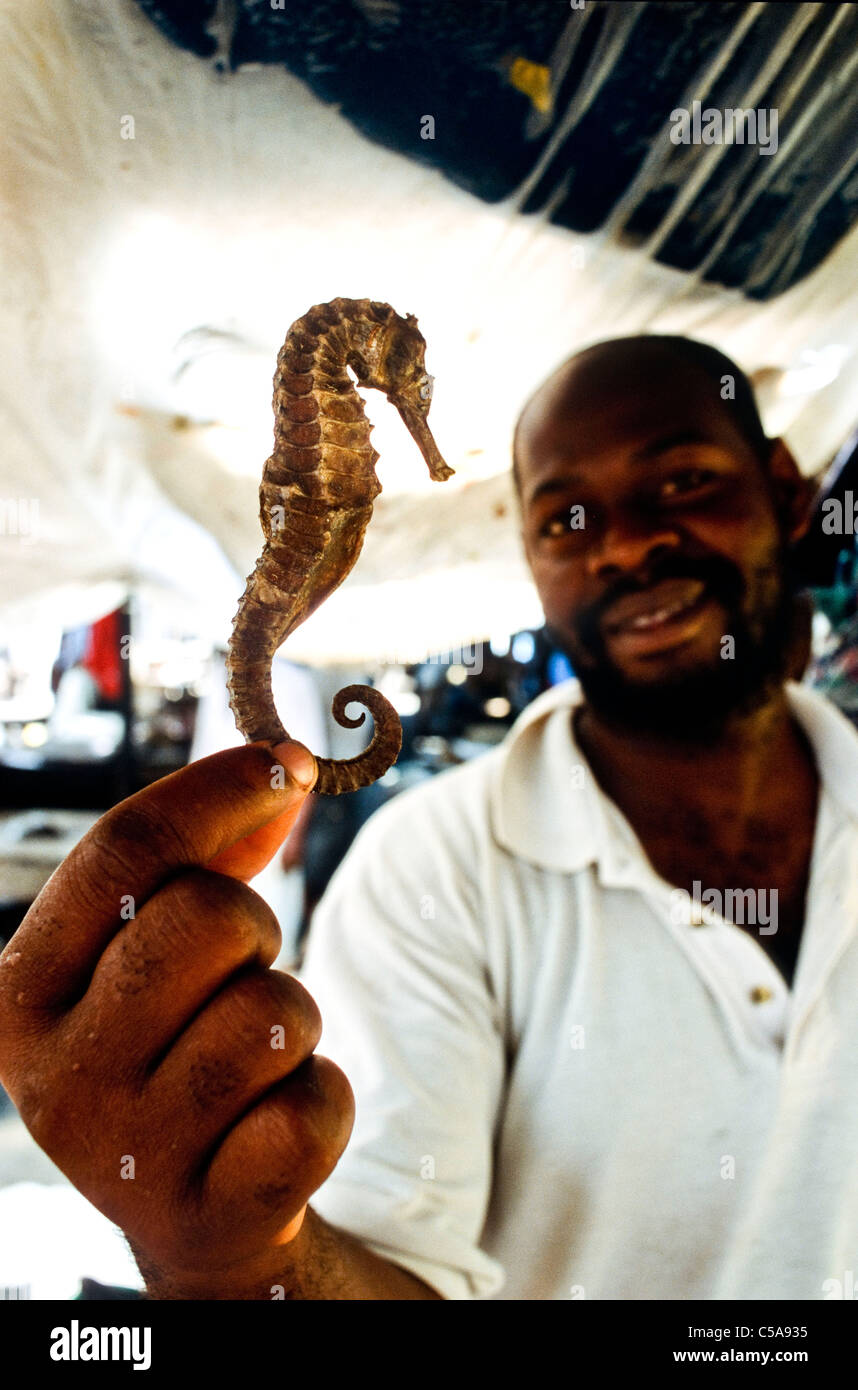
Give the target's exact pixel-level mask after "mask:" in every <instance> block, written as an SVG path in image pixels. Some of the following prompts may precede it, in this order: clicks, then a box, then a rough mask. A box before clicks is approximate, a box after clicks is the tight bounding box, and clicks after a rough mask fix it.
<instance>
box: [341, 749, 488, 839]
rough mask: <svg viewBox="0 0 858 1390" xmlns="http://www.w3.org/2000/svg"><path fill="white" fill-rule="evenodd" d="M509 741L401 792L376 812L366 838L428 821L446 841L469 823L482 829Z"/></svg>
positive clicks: (406, 831)
mask: <svg viewBox="0 0 858 1390" xmlns="http://www.w3.org/2000/svg"><path fill="white" fill-rule="evenodd" d="M505 743H506V740H504V743H501V744H498V745H497V746H496V747H494V748H491V749H489V750H488V751H487V752H485V753H480V754H478V755H477V756H476V757H474V758H471V759H469V760H468V761H467V762H465V763H461V764H459V765H458V766H457V767H451V768H445V770H444V771H443V772H438V773H436V774H435V775H434V776H430V777H427V778H426V779H425V781H422V782H418V783H417V784H416V785H413V786H410V787H407V788H406V789H405V790H404V791H401V792H399V793H398V795H396V796H395V797H393V798H392V799H391V800H390V801H388V802H386V803H385V804H384V805H383V806H381V807H379V809H378V810H377V811H376V812H375V813H374V814H373V815H372V816H371V817H370V819H369V820H368V821H367V822H366V824H365V825H364V827H363V829H362V830H361V838H365V839H366V838H372V839H373V840H378V839H387V838H389V837H394V838H395V837H397V836H399V835H409V834H412V833H414V832H415V831H416V830H417V829H418V828H419V827H424V826H425V827H426V828H427V829H428V828H429V827H430V826H431V827H432V828H433V829H435V830H436V831H437V832H438V833H439V834H440V835H441V837H442V838H443V839H445V840H446V839H448V838H449V837H450V835H451V834H453V835H455V833H457V832H458V833H461V832H462V830H464V829H465V827H470V829H471V830H472V831H473V832H479V831H480V830H481V829H483V828H484V827H485V826H487V824H488V820H489V807H490V802H491V795H492V786H493V783H494V780H495V778H496V776H497V772H498V769H499V768H500V767H501V766H502V764H503V760H504V757H505Z"/></svg>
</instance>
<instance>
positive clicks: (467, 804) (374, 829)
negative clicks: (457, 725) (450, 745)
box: [358, 681, 578, 856]
mask: <svg viewBox="0 0 858 1390" xmlns="http://www.w3.org/2000/svg"><path fill="white" fill-rule="evenodd" d="M577 698H578V687H577V682H571V681H570V682H564V683H563V685H561V686H556V687H552V689H550V690H547V691H544V692H543V693H542V694H541V695H539V696H537V698H536V699H535V700H533V701H531V703H530V704H529V705H527V706H526V708H525V709H524V710H523V711H522V712H521V714H520V715H519V716H518V718H517V719H516V720H515V722H514V724H513V725H512V726H511V727H510V729H508V731H507V733H506V736H505V737H504V739H503V741H502V742H501V743H499V744H496V745H495V746H494V747H492V748H490V749H489V750H488V751H487V752H485V753H480V754H478V755H477V756H476V757H474V758H471V759H470V760H469V761H468V762H466V763H462V764H460V765H459V766H458V767H453V768H447V769H445V771H443V772H439V773H437V774H435V776H432V777H429V778H427V779H426V781H424V782H420V783H418V784H417V785H416V786H412V787H409V788H408V789H407V790H405V791H402V792H400V793H399V794H398V795H397V796H395V797H394V798H393V799H392V800H391V801H389V802H387V803H386V804H385V805H384V806H382V807H380V809H379V810H378V811H376V812H375V813H374V814H373V816H372V817H371V818H370V820H369V821H367V822H366V824H365V825H364V827H363V829H362V830H361V832H360V836H359V837H358V838H359V839H360V841H361V842H362V844H364V845H369V844H372V845H378V844H379V843H382V842H383V843H385V844H387V845H388V846H389V845H390V844H391V843H392V842H395V841H402V842H403V843H406V844H407V843H408V842H409V837H411V838H412V839H414V838H416V837H421V838H422V837H423V836H426V837H428V838H430V839H431V840H432V841H433V842H434V843H435V844H437V846H438V847H439V849H440V850H441V851H442V852H444V853H450V852H453V853H454V854H455V855H457V856H461V855H462V854H463V853H468V852H471V851H473V850H474V848H475V847H476V844H477V842H481V843H490V844H491V843H494V841H495V835H496V832H497V830H498V828H499V825H500V823H501V821H502V820H503V816H502V814H501V811H502V803H503V802H504V800H505V799H506V798H508V797H509V796H510V795H511V794H513V795H515V794H516V793H517V792H518V791H520V789H521V787H522V784H523V783H525V782H527V783H532V782H533V779H534V778H536V780H537V781H538V780H539V761H538V757H537V746H538V745H539V744H540V743H541V740H542V738H543V736H544V731H545V728H546V725H547V723H548V721H549V720H550V719H551V716H552V714H553V713H554V712H555V711H556V710H558V709H559V708H563V707H566V706H568V705H570V704H574V703H575V701H576V699H577ZM543 771H544V769H543Z"/></svg>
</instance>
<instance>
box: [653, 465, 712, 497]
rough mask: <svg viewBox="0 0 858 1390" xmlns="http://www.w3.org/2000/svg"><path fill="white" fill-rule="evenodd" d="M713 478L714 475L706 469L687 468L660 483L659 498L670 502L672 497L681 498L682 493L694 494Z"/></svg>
mask: <svg viewBox="0 0 858 1390" xmlns="http://www.w3.org/2000/svg"><path fill="white" fill-rule="evenodd" d="M714 477H715V474H714V473H712V472H711V471H710V470H709V469H708V468H688V469H686V470H685V472H684V473H676V474H675V475H674V476H673V477H672V478H668V479H667V480H666V481H665V482H664V483H662V485H661V488H660V489H659V496H660V497H662V498H665V499H667V500H668V501H670V499H671V498H672V497H681V496H682V495H683V493H686V492H694V490H695V489H696V488H699V487H703V486H704V484H706V483H708V482H711V481H712V479H713V478H714Z"/></svg>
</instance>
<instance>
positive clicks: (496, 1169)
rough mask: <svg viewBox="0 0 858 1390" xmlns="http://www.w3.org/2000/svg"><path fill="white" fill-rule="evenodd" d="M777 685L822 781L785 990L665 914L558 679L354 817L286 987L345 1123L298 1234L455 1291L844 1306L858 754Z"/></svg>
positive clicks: (666, 891) (854, 738)
mask: <svg viewBox="0 0 858 1390" xmlns="http://www.w3.org/2000/svg"><path fill="white" fill-rule="evenodd" d="M787 690H788V695H789V699H790V702H791V705H792V707H793V709H794V712H795V715H796V718H797V719H798V720H799V722H800V723H801V724H802V726H803V727H804V729H805V730H806V733H807V735H808V738H809V740H810V743H811V745H812V747H813V749H814V752H815V756H816V759H817V764H818V766H819V769H820V774H821V778H822V783H823V787H822V793H821V800H820V810H819V816H818V820H817V826H816V836H815V842H814V849H813V860H812V865H811V879H810V885H809V890H808V900H807V901H808V906H807V918H806V922H805V927H804V933H803V938H802V945H801V951H800V955H799V960H798V965H797V970H796V975H795V980H794V989H793V990H792V991H790V990H789V989H788V988H787V985H786V983H785V981H784V979H783V977H782V976H781V974H780V972H779V971H778V970H777V969H776V967H775V966H774V965H773V964H772V962H771V961H770V960H769V958H768V956H767V955H766V953H765V951H764V950H763V948H762V946H761V945H760V943H759V940H758V939H756V938H755V937H754V936H752V935H750V934H749V933H748V932H747V931H745V930H743V929H742V928H741V927H738V926H734V925H732V924H731V923H730V922H728V921H726V920H725V919H724V918H723V917H721V916H719V915H718V914H717V913H715V912H714V911H712V910H708V909H707V910H706V911H705V913H703V914H702V915H703V917H704V919H705V920H704V921H703V924H702V925H692V924H691V921H690V920H688V918H686V920H685V921H677V917H678V915H679V914H678V913H677V911H676V890H675V889H674V888H672V887H671V885H669V884H668V883H666V882H665V880H663V879H662V878H660V877H659V876H658V875H657V874H656V873H655V871H654V870H653V869H652V867H651V866H650V864H649V861H648V860H647V859H646V857H645V855H644V853H643V850H642V848H641V846H640V843H639V841H638V840H637V837H636V836H635V834H634V832H633V831H632V829H631V827H630V825H629V823H628V821H626V819H625V818H624V817H623V816H622V814H621V813H620V812H619V810H618V809H617V807H616V805H615V804H614V803H613V802H611V801H610V800H609V799H608V798H607V797H605V796H604V794H603V793H602V792H601V791H600V790H599V788H598V786H597V785H596V782H595V779H594V778H593V776H592V774H591V773H590V771H589V768H588V767H587V765H586V762H585V760H584V757H583V754H582V753H581V752H580V750H579V749H578V748H577V747H576V745H575V742H574V738H573V730H572V718H571V713H572V708H573V706H574V705H575V704H576V703H577V702H578V701H579V700H580V690H579V687H578V685H577V683H576V682H575V681H569V682H566V683H564V684H563V685H561V686H558V687H555V688H554V689H553V690H550V691H548V692H546V693H545V694H544V695H542V696H540V697H539V699H537V700H535V701H534V703H533V704H532V705H530V706H529V707H528V709H527V710H525V711H524V713H523V714H522V715H521V717H520V718H519V719H518V721H517V722H516V724H515V725H514V727H513V728H512V729H511V730H510V733H509V734H508V736H507V738H506V739H505V740H504V742H503V744H501V745H500V746H499V747H497V748H495V749H493V750H492V751H491V752H489V753H487V754H485V755H483V756H482V757H479V758H477V759H476V760H475V761H473V762H470V763H468V764H466V765H464V766H463V767H460V768H456V769H454V770H452V771H450V772H446V773H442V774H441V775H440V776H438V777H436V778H434V779H433V780H431V781H429V782H427V783H425V784H423V785H421V786H419V787H417V788H414V789H412V790H410V791H408V792H405V793H403V794H402V795H401V796H400V797H399V798H397V799H396V800H395V801H393V802H392V803H390V804H389V805H388V806H386V807H384V808H382V810H380V811H379V812H377V813H376V814H375V815H374V816H373V817H372V819H371V820H370V821H369V822H367V824H366V825H365V827H364V828H363V829H362V831H361V832H360V834H359V836H358V837H357V839H356V841H355V843H354V845H353V846H352V849H351V851H350V853H349V854H348V855H347V856H346V859H345V860H344V861H343V863H342V864H341V866H340V867H339V869H338V870H337V873H336V874H335V876H334V878H333V880H332V881H331V884H330V886H329V888H328V891H327V893H326V895H325V898H324V900H323V902H322V904H321V905H320V907H319V909H318V910H317V913H316V915H315V918H314V921H313V926H312V930H311V936H310V945H309V949H308V953H307V958H306V961H305V965H304V968H303V970H302V971H301V976H300V977H301V979H302V980H303V981H304V983H305V985H306V986H307V988H308V989H309V990H310V992H311V994H312V995H313V996H314V998H315V999H316V1000H317V1002H318V1004H319V1007H320V1009H321V1011H322V1017H323V1019H324V1033H323V1037H322V1042H321V1044H320V1049H319V1050H320V1052H321V1054H322V1055H325V1056H328V1057H331V1058H333V1059H334V1060H335V1061H336V1062H337V1063H338V1064H339V1065H340V1066H341V1067H342V1068H343V1070H344V1071H345V1073H346V1075H347V1076H348V1077H349V1080H350V1081H351V1084H352V1087H353V1089H354V1092H355V1097H356V1102H357V1117H356V1122H355V1128H354V1132H353V1135H352V1139H351V1141H350V1144H349V1146H348V1148H347V1150H346V1152H345V1154H344V1155H343V1157H342V1159H341V1160H340V1162H339V1164H338V1166H337V1168H336V1169H335V1171H334V1173H333V1174H332V1176H331V1177H330V1178H329V1179H328V1181H327V1182H326V1183H325V1184H324V1185H323V1186H322V1188H321V1189H320V1190H319V1191H318V1193H317V1194H316V1196H315V1197H314V1198H313V1200H312V1205H313V1206H314V1207H315V1209H316V1210H317V1211H318V1212H319V1213H320V1215H321V1216H323V1217H324V1218H325V1219H326V1220H328V1221H330V1222H331V1223H332V1224H334V1225H336V1226H339V1227H341V1228H343V1229H345V1230H347V1231H350V1232H351V1233H352V1234H353V1235H355V1236H357V1237H359V1238H361V1239H362V1240H363V1241H364V1242H365V1243H366V1244H368V1245H369V1246H370V1247H371V1248H372V1249H373V1250H376V1251H377V1252H378V1253H379V1254H382V1255H385V1256H386V1257H387V1258H389V1259H391V1260H393V1261H395V1262H397V1263H398V1264H400V1265H402V1266H403V1267H405V1268H406V1269H409V1270H412V1271H413V1272H414V1273H415V1274H417V1275H419V1276H420V1277H421V1278H422V1279H424V1280H425V1281H426V1282H427V1283H429V1284H430V1285H432V1286H433V1287H434V1288H436V1289H437V1290H438V1291H439V1292H440V1293H441V1294H443V1295H444V1296H445V1297H446V1298H453V1299H469V1298H491V1297H496V1298H501V1299H514V1300H519V1299H538V1300H542V1299H568V1298H588V1299H623V1300H626V1299H695V1298H700V1299H714V1298H738V1299H781V1298H798V1299H821V1298H826V1297H833V1296H836V1292H834V1293H833V1292H832V1290H835V1291H836V1288H837V1287H847V1288H850V1289H851V1288H852V1287H853V1285H854V1282H855V1281H854V1280H853V1282H852V1283H851V1284H850V1283H849V1280H848V1273H849V1271H854V1272H856V1273H858V733H856V732H855V730H854V729H853V728H852V726H851V725H850V724H849V723H848V721H847V720H846V719H845V718H844V717H843V716H842V715H841V714H840V713H839V711H838V710H836V709H835V707H834V706H833V705H832V704H831V703H830V702H829V701H827V700H826V699H824V698H823V697H822V696H820V695H818V694H816V693H814V692H811V691H809V690H808V689H806V688H804V687H801V686H798V685H795V684H790V685H789V686H788V687H787ZM783 794H784V796H785V797H789V794H790V790H789V787H788V786H786V785H785V786H784V788H783ZM741 886H742V885H737V888H738V887H741ZM831 1281H837V1282H835V1283H832V1282H831Z"/></svg>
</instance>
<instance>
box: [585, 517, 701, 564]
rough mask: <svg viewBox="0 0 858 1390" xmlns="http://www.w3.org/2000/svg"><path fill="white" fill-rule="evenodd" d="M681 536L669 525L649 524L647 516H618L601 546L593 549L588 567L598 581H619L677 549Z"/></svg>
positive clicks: (610, 522) (611, 522) (605, 533)
mask: <svg viewBox="0 0 858 1390" xmlns="http://www.w3.org/2000/svg"><path fill="white" fill-rule="evenodd" d="M679 545H680V537H679V535H678V533H677V532H676V531H675V530H673V529H671V528H670V527H669V526H664V525H663V524H662V525H656V526H652V524H650V523H648V522H647V520H646V519H645V518H644V517H640V516H637V517H635V516H629V515H627V514H625V515H619V514H615V515H614V516H613V517H612V518H611V519H610V521H609V522H608V524H607V525H606V526H605V529H604V531H603V532H602V536H601V543H600V544H598V545H596V546H593V547H592V548H591V550H590V553H589V556H588V560H587V566H588V569H589V571H590V574H591V575H592V576H593V577H594V578H597V579H616V578H618V577H619V576H620V575H621V574H628V573H631V572H632V571H634V570H639V569H641V568H642V567H643V566H644V565H646V564H647V563H648V562H649V561H651V560H652V559H653V557H654V556H655V555H658V554H660V553H661V552H662V551H667V550H677V549H678V548H679Z"/></svg>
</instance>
